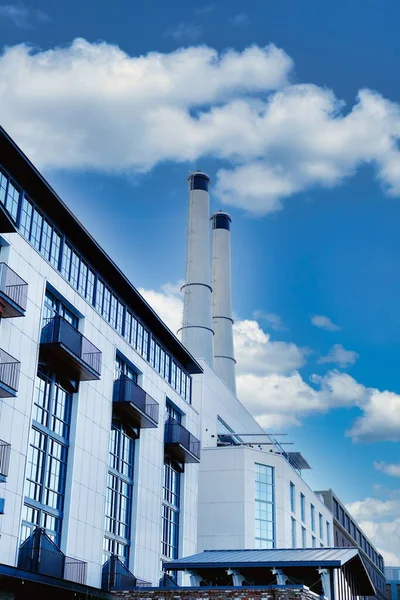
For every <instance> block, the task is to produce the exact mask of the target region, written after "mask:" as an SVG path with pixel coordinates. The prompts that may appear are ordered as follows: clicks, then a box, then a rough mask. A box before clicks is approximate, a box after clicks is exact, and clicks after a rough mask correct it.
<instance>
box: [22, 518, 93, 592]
mask: <svg viewBox="0 0 400 600" xmlns="http://www.w3.org/2000/svg"><path fill="white" fill-rule="evenodd" d="M18 568H20V569H24V570H25V571H30V572H31V573H38V574H40V575H47V576H49V577H58V578H59V579H66V580H67V581H74V582H75V583H81V584H85V583H86V571H87V563H85V562H83V561H82V560H78V559H76V558H70V557H69V556H65V554H64V553H63V552H61V550H60V549H59V548H58V546H56V544H55V543H54V542H53V541H52V540H51V539H50V538H49V536H48V535H47V534H46V532H45V530H44V529H42V528H40V527H36V529H34V530H33V531H32V533H31V535H30V536H29V537H28V538H27V539H26V540H25V541H24V542H23V543H22V544H21V546H20V549H19V552H18Z"/></svg>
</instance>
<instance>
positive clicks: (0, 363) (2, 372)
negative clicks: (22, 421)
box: [0, 348, 21, 398]
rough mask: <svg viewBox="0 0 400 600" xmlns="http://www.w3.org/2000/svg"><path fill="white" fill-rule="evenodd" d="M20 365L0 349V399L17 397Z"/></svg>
mask: <svg viewBox="0 0 400 600" xmlns="http://www.w3.org/2000/svg"><path fill="white" fill-rule="evenodd" d="M20 369H21V363H20V362H19V360H17V359H16V358H13V357H12V356H11V355H10V354H8V353H7V352H5V351H4V350H1V348H0V398H12V397H14V396H16V395H17V391H18V383H19V373H20Z"/></svg>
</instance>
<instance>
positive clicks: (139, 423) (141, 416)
mask: <svg viewBox="0 0 400 600" xmlns="http://www.w3.org/2000/svg"><path fill="white" fill-rule="evenodd" d="M113 408H114V409H115V412H116V413H117V414H118V415H119V416H120V417H121V418H122V419H124V420H125V419H126V421H127V422H128V423H129V424H130V425H132V426H133V427H139V428H140V429H154V428H156V427H158V423H157V421H155V420H154V419H152V418H151V417H149V415H147V414H146V413H145V412H144V411H142V410H141V409H140V408H139V407H138V406H136V404H134V403H133V402H128V401H125V400H121V401H118V400H117V401H116V400H114V401H113Z"/></svg>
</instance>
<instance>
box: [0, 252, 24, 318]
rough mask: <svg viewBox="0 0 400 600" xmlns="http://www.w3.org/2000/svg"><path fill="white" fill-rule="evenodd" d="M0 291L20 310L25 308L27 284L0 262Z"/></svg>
mask: <svg viewBox="0 0 400 600" xmlns="http://www.w3.org/2000/svg"><path fill="white" fill-rule="evenodd" d="M0 292H2V293H3V294H4V295H5V296H7V297H8V298H10V300H12V301H13V302H14V303H15V304H17V305H18V306H19V307H20V308H21V309H22V310H24V311H25V310H26V303H27V299H28V284H27V283H26V281H24V280H23V279H21V277H20V276H19V275H17V274H16V273H15V271H13V270H12V269H10V267H9V266H8V265H7V264H6V263H3V262H2V263H0Z"/></svg>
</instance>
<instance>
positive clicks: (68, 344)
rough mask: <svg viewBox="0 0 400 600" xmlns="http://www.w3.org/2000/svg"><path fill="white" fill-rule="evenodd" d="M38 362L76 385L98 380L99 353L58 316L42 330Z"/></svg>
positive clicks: (99, 370)
mask: <svg viewBox="0 0 400 600" xmlns="http://www.w3.org/2000/svg"><path fill="white" fill-rule="evenodd" d="M40 358H41V359H42V360H44V361H46V362H47V363H49V364H51V365H52V366H53V367H54V368H55V369H56V370H58V371H59V372H61V373H63V374H64V375H67V376H69V377H71V378H72V379H75V380H77V381H90V380H95V379H100V375H101V352H100V350H99V349H98V348H96V346H94V345H93V344H92V343H91V342H89V340H88V339H87V338H85V336H83V335H82V334H81V333H80V332H79V331H78V330H77V329H75V327H73V326H72V325H71V324H70V323H68V321H66V320H65V319H64V318H63V317H61V316H60V315H58V316H57V317H53V318H52V319H49V320H48V321H47V323H46V324H45V325H44V327H43V329H42V335H41V338H40Z"/></svg>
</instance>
